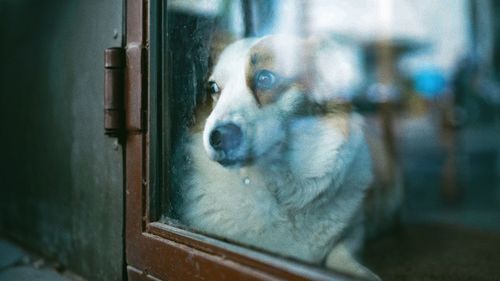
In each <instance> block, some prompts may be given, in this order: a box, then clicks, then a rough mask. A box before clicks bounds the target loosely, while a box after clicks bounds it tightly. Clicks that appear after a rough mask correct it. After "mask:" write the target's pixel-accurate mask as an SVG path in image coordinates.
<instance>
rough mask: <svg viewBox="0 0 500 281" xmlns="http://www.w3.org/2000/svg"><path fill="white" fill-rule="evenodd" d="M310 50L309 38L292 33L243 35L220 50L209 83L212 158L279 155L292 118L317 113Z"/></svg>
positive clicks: (206, 138)
mask: <svg viewBox="0 0 500 281" xmlns="http://www.w3.org/2000/svg"><path fill="white" fill-rule="evenodd" d="M311 55H312V51H311V49H310V43H309V42H308V41H306V40H304V39H301V38H297V37H292V36H268V37H264V38H259V39H244V40H240V41H238V42H235V43H233V44H231V45H229V46H228V47H227V48H226V49H225V50H224V51H223V52H222V54H221V56H220V58H219V60H218V62H217V64H216V65H215V67H214V69H213V72H212V74H211V76H210V77H209V79H208V84H207V88H208V91H209V93H210V94H211V95H212V98H213V101H214V103H213V104H214V106H213V109H212V111H211V113H210V115H209V117H208V118H207V120H206V123H205V127H204V131H203V143H204V147H205V150H206V152H207V153H208V155H209V157H210V159H212V160H214V161H217V162H219V163H220V164H222V165H223V166H226V167H232V166H236V167H241V166H246V165H251V164H255V163H259V162H262V161H264V162H265V161H273V160H276V159H279V158H280V157H281V155H282V152H283V150H285V149H286V146H287V143H286V141H287V134H288V130H289V128H288V127H289V123H290V122H291V120H294V119H296V118H300V117H304V116H311V115H318V114H321V107H320V106H319V105H318V103H317V102H315V101H314V99H313V98H312V96H311V84H312V83H313V80H314V79H313V76H314V71H315V68H314V67H312V63H311V59H312V58H311Z"/></svg>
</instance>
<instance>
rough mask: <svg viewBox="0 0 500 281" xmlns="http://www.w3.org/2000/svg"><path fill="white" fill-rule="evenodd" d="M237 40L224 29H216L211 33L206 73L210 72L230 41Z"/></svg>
mask: <svg viewBox="0 0 500 281" xmlns="http://www.w3.org/2000/svg"><path fill="white" fill-rule="evenodd" d="M236 40H238V38H237V37H236V36H234V34H231V33H229V32H226V31H224V30H220V29H216V30H215V31H214V33H213V34H212V38H211V42H210V55H209V58H208V59H209V60H208V70H209V71H208V73H209V74H210V73H211V72H212V70H213V67H214V66H215V64H216V63H217V61H218V60H219V57H220V55H221V53H222V51H223V50H224V49H225V48H226V47H227V46H228V45H229V44H231V43H233V42H235V41H236Z"/></svg>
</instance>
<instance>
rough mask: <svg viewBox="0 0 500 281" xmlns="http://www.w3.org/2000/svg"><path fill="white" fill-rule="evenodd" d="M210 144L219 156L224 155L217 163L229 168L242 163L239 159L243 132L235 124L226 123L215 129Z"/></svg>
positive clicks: (211, 133) (210, 137) (211, 134)
mask: <svg viewBox="0 0 500 281" xmlns="http://www.w3.org/2000/svg"><path fill="white" fill-rule="evenodd" d="M208 141H209V144H210V146H211V147H212V149H213V150H214V151H216V152H217V153H218V154H219V155H223V156H222V157H221V158H220V159H218V160H217V161H218V162H219V163H220V164H222V165H224V166H229V165H232V164H235V163H237V162H240V161H239V160H240V159H238V158H239V157H237V154H238V152H239V151H240V147H241V145H242V142H243V132H242V130H241V128H240V127H239V126H238V125H236V124H234V123H226V124H223V125H219V126H217V127H215V128H214V129H213V130H212V132H210V136H209V140H208Z"/></svg>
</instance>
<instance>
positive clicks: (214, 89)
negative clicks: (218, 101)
mask: <svg viewBox="0 0 500 281" xmlns="http://www.w3.org/2000/svg"><path fill="white" fill-rule="evenodd" d="M208 92H209V93H210V94H211V95H215V94H218V93H219V92H220V88H219V85H217V83H216V82H214V81H210V82H208Z"/></svg>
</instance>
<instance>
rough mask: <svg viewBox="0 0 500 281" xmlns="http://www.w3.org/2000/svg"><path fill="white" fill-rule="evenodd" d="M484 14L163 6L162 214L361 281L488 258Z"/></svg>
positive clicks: (488, 42) (263, 4)
mask: <svg viewBox="0 0 500 281" xmlns="http://www.w3.org/2000/svg"><path fill="white" fill-rule="evenodd" d="M499 8H500V7H499V6H496V4H493V3H492V2H490V1H483V2H480V1H477V2H469V1H465V0H459V1H457V0H447V1H438V2H437V1H430V0H426V1H418V2H415V1H389V0H386V1H383V0H364V1H343V0H336V1H323V0H313V1H300V0H295V1H292V0H289V1H274V0H273V1H259V0H241V1H223V0H218V1H217V0H212V1H201V0H200V1H194V0H193V1H169V7H168V16H167V18H168V24H167V25H168V34H167V41H168V48H167V50H165V52H166V53H167V54H168V61H169V64H168V66H167V77H165V79H166V81H167V84H168V97H169V101H170V104H171V108H172V109H173V112H172V116H171V120H170V123H171V128H170V130H171V136H172V139H171V146H172V147H171V150H172V151H173V155H172V161H171V162H172V167H171V171H170V176H171V178H172V186H171V188H170V193H171V194H170V200H171V202H170V204H171V206H172V208H171V210H168V212H166V216H165V217H166V218H165V221H166V222H169V223H172V222H173V221H174V220H178V221H179V222H180V223H181V224H182V225H184V226H187V227H188V228H189V229H191V230H194V231H199V232H201V233H204V234H208V235H211V236H215V237H218V238H222V239H227V240H229V241H231V242H234V243H238V244H242V245H246V246H251V247H254V248H257V249H260V250H263V251H266V252H269V253H273V254H276V255H279V256H283V257H287V258H291V259H295V260H299V261H303V262H306V263H310V264H316V265H319V266H325V267H327V268H329V269H333V270H337V271H343V272H346V273H348V274H352V275H354V276H357V277H363V278H367V279H378V278H379V277H378V276H379V275H380V276H382V277H388V278H394V277H395V276H398V274H403V275H404V273H405V272H404V271H401V270H400V269H398V268H396V267H395V266H394V264H396V263H402V264H405V265H406V266H407V267H411V268H415V269H414V272H413V273H412V274H413V275H415V276H426V275H425V274H426V272H427V271H426V270H427V269H428V267H427V264H426V262H425V260H428V259H432V255H430V256H425V255H422V254H421V253H420V252H419V251H423V250H425V249H426V248H427V250H428V251H430V252H433V251H438V250H436V247H437V245H442V244H443V241H442V240H446V239H448V238H450V237H451V238H453V237H460V238H461V239H462V240H463V243H462V242H458V241H462V240H454V241H457V242H455V243H457V245H455V244H453V245H454V246H456V247H460V248H462V249H464V251H465V252H464V253H466V254H467V253H468V252H467V251H473V250H474V251H479V252H480V253H479V255H481V254H490V256H491V255H493V256H494V259H493V260H496V261H497V262H498V261H500V255H499V254H498V253H496V254H492V253H490V252H488V251H489V248H488V247H483V248H481V247H479V246H478V245H475V244H473V243H472V242H470V241H474V239H476V238H478V239H479V237H483V236H481V235H484V234H485V233H486V234H487V235H490V236H488V239H490V241H491V243H499V244H497V245H500V235H499V234H498V232H499V230H500V228H499V227H498V223H496V221H498V219H499V218H500V207H499V206H500V204H499V203H500V191H499V186H498V175H499V170H500V164H499V161H498V160H497V158H498V150H499V146H498V140H499V138H498V135H499V131H498V117H499V110H498V107H499V103H500V91H499V87H498V83H497V80H496V79H495V77H497V73H496V71H497V69H496V67H495V65H494V57H495V54H497V53H498V50H497V49H498V44H496V43H497V41H498V39H495V38H496V37H494V36H493V35H494V28H495V26H497V25H498V24H497V23H496V22H495V19H494V18H493V13H494V11H496V10H498V9H499ZM495 24H496V25H495ZM495 40H497V41H495ZM435 231H440V232H441V233H448V234H449V235H447V236H446V237H434V236H433V235H432V233H434V232H435ZM464 231H465V232H464ZM417 235H418V237H423V238H422V239H423V240H419V239H418V237H417ZM384 239H385V240H384ZM440 239H441V240H440ZM457 239H458V238H457ZM366 241H370V242H369V243H366ZM415 241H419V242H418V243H417V242H415ZM422 241H423V242H422ZM415 245H419V246H418V250H416V248H415V247H417V246H415ZM365 246H366V247H365ZM478 247H479V248H478ZM364 248H365V251H363V249H364ZM450 251H452V248H443V249H442V250H441V252H434V253H435V254H444V255H445V256H450V259H449V260H448V263H447V265H448V266H440V267H438V268H433V270H435V276H438V278H444V279H446V278H451V277H450V276H452V274H454V273H453V272H455V270H456V267H459V266H460V264H461V263H460V262H462V263H463V261H458V260H456V259H454V258H453V256H454V255H453V254H451V253H452V252H450ZM481 251H483V252H481ZM363 253H364V254H363ZM387 253H395V254H394V255H393V256H391V257H385V255H386V254H387ZM362 257H363V258H362ZM380 257H384V258H382V259H381V258H380ZM436 262H437V263H439V262H440V261H438V260H436ZM470 262H471V263H472V262H473V261H472V260H471V261H470ZM481 262H483V264H487V263H488V262H491V259H490V260H484V261H481ZM465 263H467V261H466V262H465ZM476 263H477V261H476ZM368 268H370V269H368ZM483 272H485V271H483ZM471 274H472V273H471ZM474 274H476V273H474ZM477 274H480V273H477ZM484 274H486V273H484ZM497 274H500V273H499V272H497ZM403 275H399V276H403ZM465 275H466V274H465ZM466 276H467V275H466ZM469 276H481V275H469Z"/></svg>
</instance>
